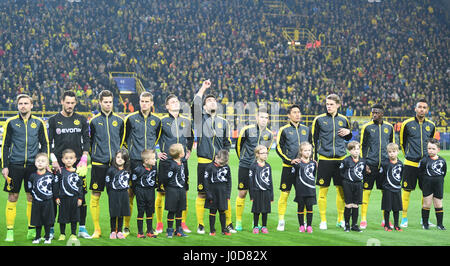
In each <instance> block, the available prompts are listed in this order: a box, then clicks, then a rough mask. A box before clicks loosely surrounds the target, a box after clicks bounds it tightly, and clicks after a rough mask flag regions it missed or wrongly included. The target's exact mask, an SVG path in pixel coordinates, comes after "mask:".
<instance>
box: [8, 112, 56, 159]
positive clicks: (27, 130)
mask: <svg viewBox="0 0 450 266" xmlns="http://www.w3.org/2000/svg"><path fill="white" fill-rule="evenodd" d="M39 146H40V147H39ZM38 152H45V153H48V152H49V143H48V136H47V129H46V126H45V123H44V121H42V120H41V119H40V118H38V117H36V116H34V115H32V116H30V118H29V119H28V120H27V121H24V120H23V118H22V116H20V115H16V116H13V117H11V118H9V119H8V120H6V124H5V125H4V131H3V143H2V158H3V160H2V168H5V167H7V166H8V163H11V164H25V165H26V164H34V158H35V157H36V154H38Z"/></svg>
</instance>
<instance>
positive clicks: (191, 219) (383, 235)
mask: <svg viewBox="0 0 450 266" xmlns="http://www.w3.org/2000/svg"><path fill="white" fill-rule="evenodd" d="M440 155H441V156H443V157H445V158H446V160H447V162H449V163H450V151H441V153H440ZM196 159H197V158H196V156H195V152H193V155H192V157H191V159H190V160H189V170H190V179H191V182H190V187H191V189H190V191H189V192H188V216H187V225H188V227H189V228H190V229H191V230H192V233H190V234H189V237H186V238H179V237H174V238H172V239H168V238H167V237H166V234H165V233H162V234H160V235H159V236H158V238H156V239H148V238H146V239H138V238H137V237H136V231H137V225H136V213H137V211H136V204H134V209H133V212H132V218H131V234H130V235H129V236H128V237H127V238H126V239H124V240H119V239H117V240H110V239H109V231H110V226H109V213H108V201H107V197H108V196H107V194H106V191H105V192H104V193H102V196H101V199H100V204H101V205H100V206H101V213H100V225H101V228H102V233H103V235H102V237H101V238H100V239H80V245H81V246H126V245H130V246H365V245H367V243H368V242H371V241H375V242H377V243H379V244H380V245H381V246H412V245H418V246H444V245H450V230H447V231H439V230H437V229H436V228H435V227H432V228H431V229H430V230H428V231H425V230H423V229H422V227H421V225H420V219H421V198H422V196H421V191H420V190H419V189H416V190H415V191H413V192H412V193H411V202H410V206H409V211H408V219H409V227H408V228H406V229H404V231H403V232H385V231H384V230H383V228H382V227H381V226H380V224H381V221H382V213H381V210H380V206H381V192H380V191H378V190H376V189H374V190H373V191H372V194H371V198H370V202H369V211H368V227H367V229H365V230H364V231H363V232H362V233H355V232H348V233H346V232H344V231H343V229H341V228H337V227H335V223H336V219H337V218H336V216H337V213H336V193H335V188H334V186H330V189H329V191H328V204H327V221H328V230H320V229H319V222H320V218H319V213H318V206H317V205H315V206H314V216H313V230H314V231H313V233H312V234H306V233H299V232H298V220H297V214H296V211H297V205H296V203H295V202H294V201H293V199H294V195H295V190H294V189H292V191H291V195H290V196H289V199H288V206H287V211H286V215H285V220H286V227H285V231H284V232H278V231H277V230H276V227H277V223H278V214H277V203H278V197H279V189H278V188H279V182H280V175H281V160H280V158H279V157H278V155H277V154H276V152H275V151H274V150H273V149H272V150H271V152H270V154H269V159H268V162H269V163H270V164H271V166H272V169H273V178H274V191H275V197H274V202H273V203H272V213H270V214H269V216H268V230H269V234H267V235H263V234H259V235H254V234H252V230H251V225H252V222H253V220H252V219H253V215H252V213H251V212H250V210H251V204H252V203H251V202H250V200H249V198H248V196H247V198H246V202H245V210H244V215H243V228H244V230H243V231H242V232H238V233H236V234H232V235H231V236H223V235H221V234H217V235H216V236H209V234H208V233H209V222H208V215H207V210H205V223H206V225H205V227H206V234H205V235H199V234H197V233H196V227H197V224H196V223H197V222H196V221H197V220H196V214H195V199H196V197H197V191H196V182H197V181H196V180H197V179H196V169H197V167H196V166H197V165H196V161H197V160H196ZM238 163H239V162H238V160H237V157H236V154H235V151H234V150H233V151H232V152H231V156H230V167H231V169H232V177H233V189H232V195H231V206H232V220H233V223H234V224H235V214H236V213H235V200H236V196H237V192H238V191H237V173H238ZM449 176H450V175H449V174H448V173H447V176H446V183H445V192H444V203H443V205H444V225H446V226H447V228H449V229H450V218H449V217H450V214H449V212H448V211H447V210H448V209H447V207H448V206H450V198H449V196H448V195H449V193H450V183H449V181H448V178H449ZM87 181H88V184H89V174H88V180H87ZM3 182H4V181H3ZM2 186H3V183H2ZM317 191H318V190H317ZM90 195H91V194H90V191H89V192H88V194H87V195H86V200H87V202H88V203H89V200H90ZM6 200H7V193H6V192H3V193H0V245H2V246H29V245H32V244H31V240H27V239H26V231H27V220H26V215H25V210H26V204H25V201H26V196H25V193H24V192H23V187H22V192H21V195H20V197H19V203H18V205H17V216H16V222H15V230H14V235H15V242H13V243H9V242H5V241H4V239H5V235H6V225H5V216H4V210H5V205H6ZM166 215H167V212H166V211H165V212H164V226H166ZM391 220H392V214H391ZM430 221H431V222H433V223H436V218H435V213H434V208H432V209H431V212H430ZM153 225H154V227H156V218H155V219H154V223H153ZM86 227H87V229H88V231H89V233H91V234H92V233H93V228H94V227H93V223H92V219H91V214H90V211H89V209H88V217H87V222H86ZM69 228H70V226H69V227H68V228H67V229H66V230H70V229H69ZM144 228H145V224H144ZM216 229H217V230H218V232H220V223H219V221H218V219H217V221H216ZM58 237H59V224H56V225H55V239H54V240H53V241H52V244H51V246H64V245H67V241H57V238H58ZM40 245H43V244H40Z"/></svg>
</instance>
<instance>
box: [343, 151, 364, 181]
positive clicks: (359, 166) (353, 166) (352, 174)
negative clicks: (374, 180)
mask: <svg viewBox="0 0 450 266" xmlns="http://www.w3.org/2000/svg"><path fill="white" fill-rule="evenodd" d="M339 168H340V172H341V176H342V178H343V179H345V180H347V181H350V182H362V180H363V173H364V171H366V160H364V159H363V158H359V161H357V162H355V161H354V160H353V158H352V156H347V157H345V159H344V160H342V162H341V166H340V167H339Z"/></svg>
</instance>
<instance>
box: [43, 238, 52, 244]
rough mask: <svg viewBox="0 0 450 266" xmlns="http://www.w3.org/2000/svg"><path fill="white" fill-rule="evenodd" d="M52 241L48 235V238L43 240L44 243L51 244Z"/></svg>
mask: <svg viewBox="0 0 450 266" xmlns="http://www.w3.org/2000/svg"><path fill="white" fill-rule="evenodd" d="M51 243H52V239H51V238H50V237H49V238H48V239H45V240H44V244H51Z"/></svg>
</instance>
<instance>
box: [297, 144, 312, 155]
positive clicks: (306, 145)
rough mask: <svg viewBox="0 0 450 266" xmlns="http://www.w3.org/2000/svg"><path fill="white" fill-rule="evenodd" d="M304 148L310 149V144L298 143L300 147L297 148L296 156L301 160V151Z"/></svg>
mask: <svg viewBox="0 0 450 266" xmlns="http://www.w3.org/2000/svg"><path fill="white" fill-rule="evenodd" d="M305 147H311V148H312V144H311V143H309V142H307V141H303V142H302V143H300V145H299V146H298V154H297V158H301V157H302V151H303V149H304V148H305Z"/></svg>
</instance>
